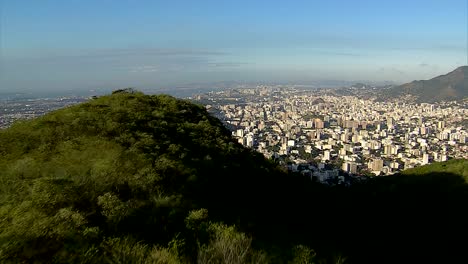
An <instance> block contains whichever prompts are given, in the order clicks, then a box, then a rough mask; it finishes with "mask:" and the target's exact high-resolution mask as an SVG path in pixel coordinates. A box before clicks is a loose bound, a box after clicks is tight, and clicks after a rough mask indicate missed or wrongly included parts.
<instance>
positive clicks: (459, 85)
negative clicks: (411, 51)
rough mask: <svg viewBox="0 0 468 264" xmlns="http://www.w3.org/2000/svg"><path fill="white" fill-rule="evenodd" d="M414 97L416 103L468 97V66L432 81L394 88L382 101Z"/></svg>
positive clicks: (384, 94)
mask: <svg viewBox="0 0 468 264" xmlns="http://www.w3.org/2000/svg"><path fill="white" fill-rule="evenodd" d="M405 95H406V96H407V95H410V96H413V97H414V99H415V101H416V102H420V103H422V102H427V103H432V102H438V101H451V100H461V99H464V98H466V97H468V66H462V67H458V68H457V69H455V70H454V71H452V72H450V73H447V74H445V75H440V76H437V77H435V78H432V79H430V80H420V81H412V82H410V83H406V84H403V85H400V86H394V87H392V88H390V89H388V90H385V91H384V92H383V93H382V96H381V99H389V98H396V97H400V96H405Z"/></svg>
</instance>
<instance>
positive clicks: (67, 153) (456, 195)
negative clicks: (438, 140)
mask: <svg viewBox="0 0 468 264" xmlns="http://www.w3.org/2000/svg"><path fill="white" fill-rule="evenodd" d="M466 167H467V161H466V160H459V161H457V160H453V161H449V162H446V163H437V164H433V165H430V166H425V167H420V168H416V169H413V170H409V171H406V172H404V173H403V174H401V175H394V176H390V177H376V178H373V179H370V180H369V181H366V182H362V183H355V184H354V185H352V186H351V187H345V186H340V185H338V186H332V187H331V186H324V185H320V184H317V183H313V182H312V181H310V179H308V178H304V177H301V176H298V175H295V174H287V173H285V172H284V171H282V170H281V169H279V168H278V167H277V166H276V165H275V163H274V162H272V161H269V160H266V159H264V157H263V156H262V155H261V154H258V153H255V152H253V151H251V150H248V149H246V148H243V147H242V146H241V145H240V144H238V143H236V142H234V141H233V139H232V138H231V135H230V132H229V131H228V130H227V129H225V128H224V127H223V125H222V124H221V122H220V121H219V120H218V119H216V118H214V117H212V116H210V115H209V114H208V113H207V111H206V110H205V108H204V107H202V106H199V105H194V104H192V103H189V102H187V101H183V100H177V99H175V98H173V97H170V96H165V95H158V96H148V95H144V94H142V93H139V92H135V91H132V90H121V91H116V92H114V93H113V94H112V95H108V96H103V97H99V98H97V99H93V100H91V101H89V102H87V103H83V104H80V105H76V106H73V107H69V108H66V109H61V110H58V111H55V112H52V113H50V114H48V115H45V116H43V117H41V118H38V119H35V120H31V121H24V122H20V123H16V124H14V125H13V126H12V127H10V128H9V129H6V130H1V131H0V263H424V262H430V261H436V262H440V263H464V262H466V261H468V256H466V254H464V250H465V249H464V244H463V243H459V241H463V239H465V238H466V237H468V227H467V226H466V224H465V223H466V222H468V215H467V213H466V210H465V209H464V208H465V207H466V204H467V202H468V184H467V183H466V180H465V179H466V176H467V175H466V173H467V169H466ZM312 249H314V250H312ZM343 256H344V257H343ZM344 260H345V261H344Z"/></svg>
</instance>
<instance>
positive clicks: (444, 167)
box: [401, 160, 468, 181]
mask: <svg viewBox="0 0 468 264" xmlns="http://www.w3.org/2000/svg"><path fill="white" fill-rule="evenodd" d="M429 173H433V174H435V173H451V174H454V175H460V176H463V178H465V179H466V180H467V181H468V160H449V161H446V162H437V163H433V164H429V165H425V166H421V167H417V168H414V169H409V170H405V171H403V172H402V173H401V174H402V175H409V176H411V175H414V176H417V175H426V174H429Z"/></svg>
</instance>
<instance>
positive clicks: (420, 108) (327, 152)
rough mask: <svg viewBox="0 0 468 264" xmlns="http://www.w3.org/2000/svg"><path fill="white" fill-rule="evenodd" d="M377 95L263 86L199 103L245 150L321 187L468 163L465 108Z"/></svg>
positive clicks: (213, 94) (459, 104)
mask: <svg viewBox="0 0 468 264" xmlns="http://www.w3.org/2000/svg"><path fill="white" fill-rule="evenodd" d="M375 89H376V88H375V87H368V86H365V85H363V86H362V87H359V86H357V87H356V86H352V87H350V88H348V89H345V90H341V91H339V92H337V91H336V90H335V91H334V90H332V89H313V90H304V89H300V88H297V87H293V86H290V87H284V86H258V87H254V88H250V89H249V88H244V89H229V90H224V91H217V92H210V93H208V94H200V95H196V96H194V98H193V99H194V100H197V101H199V102H203V103H204V104H206V105H207V108H208V110H209V111H210V112H211V113H213V114H215V115H216V116H217V117H218V118H220V119H221V120H223V122H224V123H225V124H226V125H227V126H228V127H229V128H230V129H231V130H232V131H233V136H234V137H235V138H237V140H238V141H239V143H241V144H243V145H244V146H246V147H249V148H253V149H255V150H257V151H258V152H261V153H263V154H264V155H265V156H266V157H268V158H274V159H276V160H279V161H280V163H282V164H284V165H285V166H286V165H287V166H288V169H289V170H291V171H295V172H301V173H303V174H306V175H309V176H310V177H312V178H315V180H318V181H320V182H323V183H326V182H336V180H338V181H343V180H344V179H345V177H344V176H356V177H359V176H363V175H368V176H372V175H390V174H393V173H396V172H398V171H401V170H405V169H409V168H413V167H417V166H420V165H425V164H429V163H433V162H439V161H446V160H448V159H452V158H464V159H466V158H468V154H467V144H466V140H467V139H466V138H467V130H466V117H467V114H468V110H467V102H466V101H464V102H456V101H451V102H442V103H433V104H428V103H419V104H418V103H413V102H411V100H402V99H401V98H400V99H399V100H398V101H397V100H393V101H392V100H388V101H380V102H379V101H378V100H376V98H372V96H369V95H372V93H373V92H374V91H375ZM344 91H347V92H344ZM340 93H341V94H340ZM343 94H347V95H343ZM350 94H352V95H350ZM361 95H363V96H361ZM364 95H365V96H364ZM408 99H411V98H408Z"/></svg>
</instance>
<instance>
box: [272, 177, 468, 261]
mask: <svg viewBox="0 0 468 264" xmlns="http://www.w3.org/2000/svg"><path fill="white" fill-rule="evenodd" d="M295 191H296V190H294V189H289V190H288V191H286V192H283V195H285V196H287V195H294V194H293V193H294V192H295ZM307 196H308V197H305V196H304V197H302V198H301V199H302V200H296V201H289V202H288V203H289V204H291V205H292V206H291V208H289V209H286V210H287V211H285V213H286V214H287V215H288V216H287V218H286V219H285V218H279V219H281V220H282V221H283V222H278V223H277V224H278V229H277V230H271V234H275V235H281V234H282V235H285V237H278V241H283V242H284V241H287V240H288V239H289V240H294V242H295V243H305V244H308V245H310V246H311V247H312V248H314V249H316V250H317V252H319V254H322V255H323V256H330V255H336V254H342V255H344V256H347V257H348V262H349V263H429V262H433V261H435V262H439V263H466V261H467V260H468V256H467V255H466V254H465V250H466V239H467V237H468V225H467V224H466V223H468V213H467V210H466V208H467V201H468V185H467V184H466V182H465V180H464V179H463V178H462V177H460V176H458V175H454V174H447V173H431V174H424V175H410V176H402V175H396V176H390V177H382V178H375V179H373V180H370V181H369V182H367V183H364V184H356V185H353V186H352V187H351V188H347V187H332V188H327V187H323V186H313V187H311V189H309V191H308V195H307ZM296 197H297V194H296ZM278 209H279V208H278ZM279 214H281V213H279ZM279 230H281V232H277V231H279ZM268 239H270V241H272V240H271V239H272V238H271V237H268ZM273 241H274V240H273Z"/></svg>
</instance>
